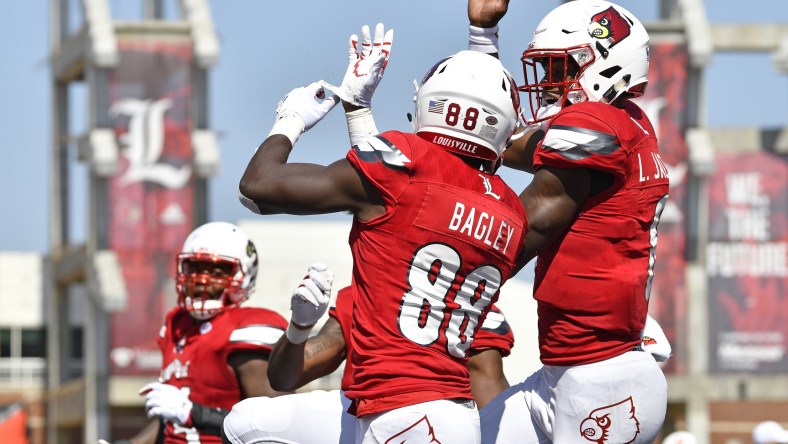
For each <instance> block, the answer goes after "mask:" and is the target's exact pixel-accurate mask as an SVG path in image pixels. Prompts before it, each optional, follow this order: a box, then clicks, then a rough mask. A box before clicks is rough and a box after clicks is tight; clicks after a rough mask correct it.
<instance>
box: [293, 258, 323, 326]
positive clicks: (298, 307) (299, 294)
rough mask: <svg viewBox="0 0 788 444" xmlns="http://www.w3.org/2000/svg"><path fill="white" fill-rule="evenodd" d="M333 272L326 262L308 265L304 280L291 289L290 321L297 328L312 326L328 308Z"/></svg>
mask: <svg viewBox="0 0 788 444" xmlns="http://www.w3.org/2000/svg"><path fill="white" fill-rule="evenodd" d="M333 282H334V273H333V272H332V271H331V270H329V269H328V266H327V265H326V264H322V263H319V262H318V263H314V264H312V265H310V266H309V269H308V270H307V275H306V276H305V277H304V280H303V281H301V283H300V284H299V285H298V287H296V289H295V290H293V296H292V297H291V298H290V310H292V312H293V313H292V316H291V318H290V322H291V323H293V324H295V325H296V326H298V327H299V328H306V327H312V326H313V325H315V324H316V323H317V321H319V320H320V318H321V317H322V316H323V314H324V313H325V312H326V310H327V309H328V302H329V299H331V285H332V284H333Z"/></svg>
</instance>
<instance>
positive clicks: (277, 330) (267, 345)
mask: <svg viewBox="0 0 788 444" xmlns="http://www.w3.org/2000/svg"><path fill="white" fill-rule="evenodd" d="M233 312H235V313H233V314H235V315H236V322H235V323H234V325H233V330H232V331H231V332H230V334H229V336H228V339H227V349H226V351H227V353H228V354H229V353H233V352H238V351H252V352H264V353H266V354H268V353H270V352H271V349H272V348H273V346H274V344H276V342H277V341H278V340H279V338H280V337H281V336H282V334H284V332H285V329H286V328H287V321H286V320H285V318H283V317H282V316H281V315H279V314H278V313H275V312H273V311H270V310H266V309H262V308H237V309H235V310H233Z"/></svg>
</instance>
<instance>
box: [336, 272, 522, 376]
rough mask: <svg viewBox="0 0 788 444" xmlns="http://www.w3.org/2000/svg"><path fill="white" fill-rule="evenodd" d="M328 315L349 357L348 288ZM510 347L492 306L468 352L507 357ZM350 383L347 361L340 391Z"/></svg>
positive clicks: (507, 331)
mask: <svg viewBox="0 0 788 444" xmlns="http://www.w3.org/2000/svg"><path fill="white" fill-rule="evenodd" d="M328 315H329V316H331V317H332V318H334V319H336V321H337V322H338V323H339V326H340V328H342V336H343V337H344V339H345V349H346V355H347V356H350V352H351V350H350V329H351V325H352V323H353V292H352V289H351V288H350V287H345V288H343V289H341V290H339V291H338V292H337V297H336V299H335V301H334V305H332V306H331V307H329V309H328ZM512 347H514V333H513V332H512V328H511V326H509V322H508V321H507V320H506V317H504V315H503V313H502V312H501V310H499V309H498V307H496V306H495V305H493V306H492V307H491V308H490V312H489V313H487V316H486V317H485V318H484V322H482V326H481V328H480V329H479V331H477V332H476V337H475V338H474V339H473V342H472V343H471V347H470V349H469V350H471V351H473V350H477V351H482V350H490V349H497V350H498V351H499V352H500V353H501V356H509V354H511V352H512ZM352 381H353V365H352V364H351V363H350V361H347V362H345V370H344V371H343V373H342V390H347V388H348V387H350V385H351V382H352Z"/></svg>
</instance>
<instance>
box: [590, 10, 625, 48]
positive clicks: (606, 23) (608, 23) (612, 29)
mask: <svg viewBox="0 0 788 444" xmlns="http://www.w3.org/2000/svg"><path fill="white" fill-rule="evenodd" d="M631 28H632V24H631V23H630V22H629V21H628V20H627V19H626V18H624V16H622V15H621V14H620V13H619V12H618V11H617V10H616V9H615V8H613V7H612V6H611V7H609V8H607V9H606V10H604V11H602V12H600V13H598V14H596V15H595V16H593V17H591V24H590V25H588V34H589V35H590V36H591V37H593V38H595V39H600V40H602V39H608V41H609V42H610V46H608V49H610V48H612V47H614V46H616V44H617V43H618V42H620V41H622V40H624V39H625V38H627V37H628V36H629V33H630V29H631Z"/></svg>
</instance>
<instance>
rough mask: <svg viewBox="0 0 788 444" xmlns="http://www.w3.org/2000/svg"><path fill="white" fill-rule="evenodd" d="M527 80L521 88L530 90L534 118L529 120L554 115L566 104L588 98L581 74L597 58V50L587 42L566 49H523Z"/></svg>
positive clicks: (538, 121)
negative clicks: (590, 47) (591, 47)
mask: <svg viewBox="0 0 788 444" xmlns="http://www.w3.org/2000/svg"><path fill="white" fill-rule="evenodd" d="M521 60H522V62H523V71H524V73H525V83H524V85H523V86H521V87H520V88H519V90H520V91H522V92H525V93H528V104H529V107H530V111H531V118H527V116H524V120H525V121H526V123H527V124H529V125H531V124H535V123H540V122H543V121H545V120H549V119H550V118H552V117H553V116H554V115H555V114H556V113H557V112H558V111H560V110H561V109H562V108H563V107H564V106H568V105H570V104H573V103H579V102H585V101H586V100H588V96H587V95H586V93H585V92H584V91H583V87H582V86H581V84H580V78H581V77H582V75H583V72H584V71H585V69H586V68H588V66H590V65H591V64H592V63H593V62H594V52H593V51H591V50H590V49H589V48H588V47H587V46H586V45H581V46H577V47H572V48H567V49H538V50H536V49H529V50H526V51H525V52H524V53H523V57H522V59H521Z"/></svg>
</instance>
